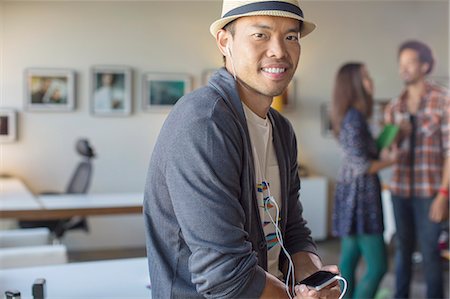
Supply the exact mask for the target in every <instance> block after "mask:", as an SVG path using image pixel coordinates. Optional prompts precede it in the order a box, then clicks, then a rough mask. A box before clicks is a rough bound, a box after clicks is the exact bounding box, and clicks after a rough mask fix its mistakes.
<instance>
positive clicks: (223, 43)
mask: <svg viewBox="0 0 450 299" xmlns="http://www.w3.org/2000/svg"><path fill="white" fill-rule="evenodd" d="M229 39H230V32H228V31H227V30H225V29H220V30H219V31H217V33H216V43H217V47H219V50H220V52H221V53H222V55H223V56H228V51H227V45H228V42H229Z"/></svg>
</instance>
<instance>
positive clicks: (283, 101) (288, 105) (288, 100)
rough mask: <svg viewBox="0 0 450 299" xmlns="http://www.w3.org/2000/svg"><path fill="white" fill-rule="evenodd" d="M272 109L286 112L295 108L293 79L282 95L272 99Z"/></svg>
mask: <svg viewBox="0 0 450 299" xmlns="http://www.w3.org/2000/svg"><path fill="white" fill-rule="evenodd" d="M271 106H272V108H274V109H276V110H278V111H280V112H288V111H291V110H293V109H294V107H295V79H294V78H293V79H292V81H291V82H290V83H289V85H288V86H287V87H286V89H285V90H284V91H283V93H282V94H280V95H279V96H276V97H274V98H273V101H272V105H271Z"/></svg>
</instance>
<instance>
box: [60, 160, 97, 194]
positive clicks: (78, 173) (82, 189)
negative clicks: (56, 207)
mask: <svg viewBox="0 0 450 299" xmlns="http://www.w3.org/2000/svg"><path fill="white" fill-rule="evenodd" d="M91 175H92V164H91V162H90V161H82V162H80V163H79V164H78V166H77V168H76V169H75V171H74V173H73V175H72V178H71V179H70V181H69V184H68V185H67V189H66V193H69V194H73V193H87V190H88V189H89V185H90V183H91Z"/></svg>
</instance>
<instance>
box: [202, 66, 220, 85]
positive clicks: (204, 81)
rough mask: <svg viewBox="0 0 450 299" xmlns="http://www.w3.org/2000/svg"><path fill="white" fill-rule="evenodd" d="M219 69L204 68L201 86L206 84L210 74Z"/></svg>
mask: <svg viewBox="0 0 450 299" xmlns="http://www.w3.org/2000/svg"><path fill="white" fill-rule="evenodd" d="M218 70H219V69H206V70H204V71H203V72H202V86H205V85H206V84H208V81H209V79H211V76H212V75H213V74H214V73H215V72H217V71H218Z"/></svg>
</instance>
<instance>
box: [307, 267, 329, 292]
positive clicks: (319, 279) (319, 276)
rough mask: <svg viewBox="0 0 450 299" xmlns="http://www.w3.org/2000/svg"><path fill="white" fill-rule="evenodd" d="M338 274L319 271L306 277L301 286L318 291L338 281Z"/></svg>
mask: <svg viewBox="0 0 450 299" xmlns="http://www.w3.org/2000/svg"><path fill="white" fill-rule="evenodd" d="M336 276H337V274H336V273H331V272H328V271H317V272H316V273H313V274H311V275H310V276H308V277H306V278H305V279H303V280H302V281H300V283H299V284H304V285H307V286H309V287H313V288H315V289H316V290H317V291H319V290H321V289H322V288H324V287H326V286H327V285H329V284H331V283H333V282H334V281H335V280H336Z"/></svg>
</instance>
